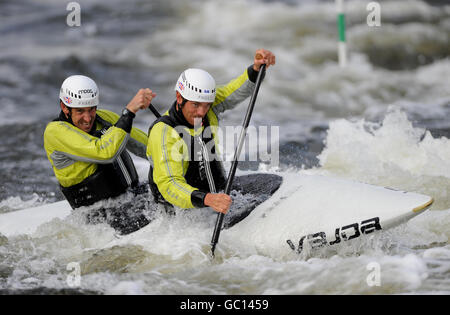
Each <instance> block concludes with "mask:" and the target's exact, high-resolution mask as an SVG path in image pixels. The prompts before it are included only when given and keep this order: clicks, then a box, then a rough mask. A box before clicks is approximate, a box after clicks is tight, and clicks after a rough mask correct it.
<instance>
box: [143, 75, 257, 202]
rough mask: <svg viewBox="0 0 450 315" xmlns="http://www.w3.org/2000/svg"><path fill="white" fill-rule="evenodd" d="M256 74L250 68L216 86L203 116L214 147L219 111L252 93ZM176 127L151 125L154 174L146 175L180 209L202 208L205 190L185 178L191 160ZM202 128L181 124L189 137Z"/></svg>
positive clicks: (150, 156)
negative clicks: (212, 100)
mask: <svg viewBox="0 0 450 315" xmlns="http://www.w3.org/2000/svg"><path fill="white" fill-rule="evenodd" d="M249 75H250V77H251V79H249ZM256 76H257V72H256V71H254V70H253V68H252V67H249V68H248V69H246V70H245V71H244V73H242V74H241V75H240V76H238V77H237V78H235V79H233V80H232V81H230V82H229V83H228V84H226V85H224V86H218V87H217V88H216V98H215V100H214V102H213V104H212V106H211V108H210V110H209V111H208V113H207V116H206V117H207V120H208V121H209V125H210V126H211V131H212V137H213V139H214V142H215V145H216V148H217V144H218V135H217V129H218V125H219V114H220V113H222V112H223V111H225V110H228V109H232V108H234V107H235V106H236V105H237V104H239V103H241V102H242V101H244V100H245V99H246V98H247V97H248V96H250V95H251V93H252V91H253V89H254V87H255V84H254V82H255V81H256ZM174 106H175V104H174V105H173V106H172V108H171V111H172V112H173V110H174V109H173V108H174ZM164 115H171V113H170V111H168V112H166V113H165V114H164ZM179 128H180V126H177V127H176V129H175V128H173V127H171V126H170V125H169V124H167V123H165V122H163V121H159V122H157V123H156V124H154V125H153V127H151V130H150V131H149V138H148V143H147V158H148V159H149V161H150V164H151V167H153V174H151V173H150V174H149V182H150V183H151V182H154V184H156V186H157V189H158V191H159V193H160V194H161V195H162V197H163V198H164V199H165V200H166V201H167V202H169V203H170V204H172V205H175V206H177V207H180V208H195V207H204V203H203V199H204V196H205V195H206V193H207V192H208V191H201V190H199V188H198V187H194V186H192V185H190V184H188V182H187V180H186V178H185V177H186V172H187V171H188V169H189V165H190V163H192V162H190V159H189V156H188V155H189V154H188V148H187V145H186V143H185V142H184V141H183V140H182V139H181V137H180V133H179V130H178V129H179ZM203 128H204V127H202V128H199V129H197V130H194V129H193V128H192V129H190V128H188V127H184V129H185V131H186V132H189V134H190V135H191V136H194V135H196V132H197V134H198V133H201V132H203ZM150 177H151V178H150Z"/></svg>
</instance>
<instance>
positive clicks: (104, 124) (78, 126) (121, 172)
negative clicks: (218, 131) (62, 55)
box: [44, 75, 156, 233]
mask: <svg viewBox="0 0 450 315" xmlns="http://www.w3.org/2000/svg"><path fill="white" fill-rule="evenodd" d="M155 96H156V94H155V93H153V91H152V90H150V89H148V88H147V89H140V90H139V91H138V92H137V93H136V95H135V96H134V97H133V98H132V99H131V101H130V102H129V103H128V104H127V105H126V107H125V108H124V109H123V111H122V113H121V115H117V114H116V113H113V112H111V111H109V110H105V109H98V108H97V107H98V105H99V90H98V87H97V84H96V83H95V82H94V81H93V80H92V79H91V78H89V77H86V76H83V75H73V76H70V77H68V78H67V79H65V80H64V82H63V83H62V86H61V89H60V93H59V105H60V108H61V112H60V113H59V116H58V117H57V118H56V119H54V120H53V121H52V122H50V123H49V124H48V125H47V127H46V129H45V132H44V147H45V151H46V153H47V157H48V159H49V161H50V163H51V165H52V167H53V171H54V173H55V176H56V178H57V180H58V182H59V184H60V188H61V191H62V193H63V194H64V196H65V197H66V199H67V201H68V202H69V203H70V205H71V207H72V208H73V209H76V208H79V207H82V206H90V205H92V204H94V203H96V202H98V201H100V200H105V199H108V198H112V197H117V196H119V195H121V194H123V193H125V192H126V191H128V190H134V191H135V192H138V191H139V190H140V189H142V187H143V185H140V184H139V178H138V175H137V172H136V169H135V166H134V164H133V161H132V159H131V157H130V155H129V153H128V150H129V151H130V152H132V153H134V154H135V155H137V156H139V157H141V158H144V159H146V146H147V142H148V139H147V135H146V133H145V132H143V131H142V130H139V129H137V128H135V127H132V124H133V118H134V117H135V116H136V113H137V112H138V111H139V110H141V109H146V108H148V106H149V105H150V102H151V100H152V99H153V98H154V97H155ZM116 221H117V220H116ZM141 221H143V222H137V223H135V224H137V225H142V224H146V223H148V222H144V221H145V220H144V219H142V220H141ZM127 224H128V223H126V222H125V223H124V222H116V225H118V226H122V227H123V228H122V230H124V231H125V233H126V232H127V229H128V227H127V226H126V225H127ZM129 228H130V229H131V230H130V231H132V230H133V229H137V228H139V227H138V226H136V227H129Z"/></svg>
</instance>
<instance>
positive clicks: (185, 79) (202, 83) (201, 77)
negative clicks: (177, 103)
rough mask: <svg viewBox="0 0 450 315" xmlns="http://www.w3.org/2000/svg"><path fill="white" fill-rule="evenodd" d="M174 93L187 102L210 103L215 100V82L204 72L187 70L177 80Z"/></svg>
mask: <svg viewBox="0 0 450 315" xmlns="http://www.w3.org/2000/svg"><path fill="white" fill-rule="evenodd" d="M175 91H178V92H179V93H180V94H181V95H182V96H183V97H184V98H185V99H187V100H188V101H193V102H208V103H212V102H214V99H215V98H216V81H214V78H213V77H212V76H211V75H210V74H209V73H208V72H206V71H205V70H201V69H187V70H185V71H183V73H182V74H181V75H180V77H179V78H178V81H177V84H176V85H175Z"/></svg>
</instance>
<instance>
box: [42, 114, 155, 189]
mask: <svg viewBox="0 0 450 315" xmlns="http://www.w3.org/2000/svg"><path fill="white" fill-rule="evenodd" d="M97 116H98V117H99V119H96V123H95V129H96V130H100V129H102V128H104V127H105V126H104V124H103V123H102V121H103V122H105V121H106V122H107V123H109V124H111V125H112V126H111V127H109V129H107V131H106V133H105V134H103V135H102V136H101V137H95V136H93V135H91V134H89V133H86V132H84V131H82V130H81V129H79V128H77V127H75V126H74V125H72V124H71V123H70V122H68V121H64V119H57V120H55V121H52V122H50V123H49V124H48V125H47V127H46V128H45V132H44V148H45V151H46V153H47V157H48V159H49V161H50V163H51V164H52V167H53V171H54V173H55V176H56V178H57V179H58V181H59V183H60V185H61V186H62V187H71V186H74V185H76V184H79V183H81V182H82V181H83V180H85V179H86V178H88V177H89V176H91V175H92V174H94V173H95V172H96V171H97V168H98V167H99V165H101V164H108V163H112V162H113V161H114V160H115V159H116V158H117V157H118V156H119V155H120V154H121V152H122V151H123V150H124V149H125V148H126V149H128V150H130V151H131V152H133V153H134V154H136V155H137V156H140V157H143V158H145V156H146V155H145V150H146V145H147V135H146V134H145V133H144V132H143V131H141V130H139V129H137V128H132V129H131V132H129V133H128V132H126V131H125V130H124V129H122V128H119V127H116V126H114V124H116V123H117V121H118V120H119V115H117V114H115V113H113V112H111V111H108V110H97ZM60 117H61V115H60Z"/></svg>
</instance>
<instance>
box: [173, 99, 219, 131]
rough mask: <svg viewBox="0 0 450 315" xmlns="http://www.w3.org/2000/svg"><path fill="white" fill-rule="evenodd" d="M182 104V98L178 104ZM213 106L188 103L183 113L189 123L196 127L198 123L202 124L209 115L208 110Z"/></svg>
mask: <svg viewBox="0 0 450 315" xmlns="http://www.w3.org/2000/svg"><path fill="white" fill-rule="evenodd" d="M180 97H181V96H180ZM181 102H182V98H180V99H178V104H181ZM211 104H212V103H206V102H193V101H187V102H186V103H185V104H184V106H183V108H182V109H181V111H182V112H183V115H184V118H186V120H187V121H188V123H190V124H191V125H194V126H195V125H196V123H197V124H198V123H201V121H202V120H203V118H204V117H205V116H206V114H207V113H208V110H209V109H210V108H211Z"/></svg>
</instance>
